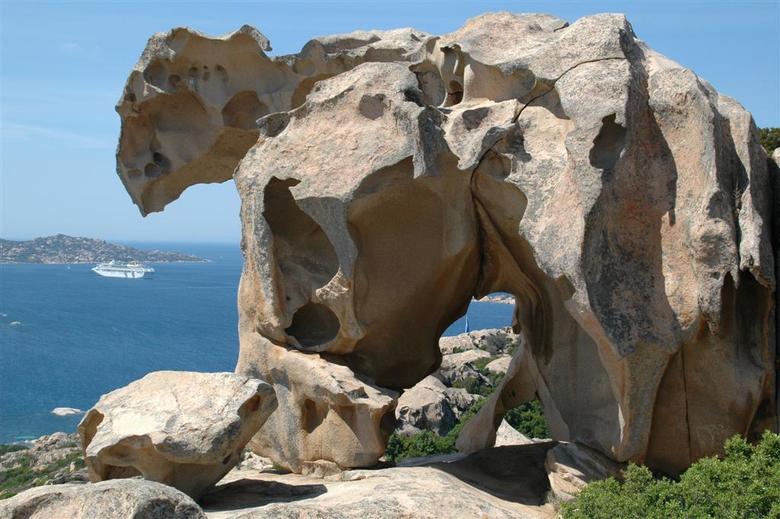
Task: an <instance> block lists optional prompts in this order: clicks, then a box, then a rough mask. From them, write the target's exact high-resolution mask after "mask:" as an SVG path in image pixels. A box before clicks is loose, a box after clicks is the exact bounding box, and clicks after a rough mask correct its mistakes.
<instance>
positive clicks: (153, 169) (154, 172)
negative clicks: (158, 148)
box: [144, 162, 162, 178]
mask: <svg viewBox="0 0 780 519" xmlns="http://www.w3.org/2000/svg"><path fill="white" fill-rule="evenodd" d="M144 175H145V176H146V178H157V177H159V176H160V175H162V170H161V169H160V166H158V165H157V164H154V163H152V162H150V163H149V164H147V165H146V167H145V168H144Z"/></svg>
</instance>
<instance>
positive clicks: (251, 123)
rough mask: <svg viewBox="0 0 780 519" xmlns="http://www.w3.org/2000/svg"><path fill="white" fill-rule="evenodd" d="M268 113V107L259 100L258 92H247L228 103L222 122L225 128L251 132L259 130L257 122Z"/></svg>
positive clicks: (241, 93) (224, 109) (234, 97)
mask: <svg viewBox="0 0 780 519" xmlns="http://www.w3.org/2000/svg"><path fill="white" fill-rule="evenodd" d="M268 112H269V110H268V107H267V106H266V105H265V103H263V102H262V101H260V100H259V99H258V98H257V93H256V92H254V91H252V90H245V91H243V92H239V93H238V94H236V95H234V96H233V97H232V98H230V101H228V102H227V104H226V105H225V107H224V108H223V109H222V121H223V122H224V123H225V126H230V127H232V128H241V129H242V130H251V129H254V128H257V120H258V119H260V118H261V117H263V116H264V115H268Z"/></svg>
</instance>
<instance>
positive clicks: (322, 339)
mask: <svg viewBox="0 0 780 519" xmlns="http://www.w3.org/2000/svg"><path fill="white" fill-rule="evenodd" d="M340 327H341V323H339V319H338V317H336V314H334V313H333V311H332V310H331V309H330V308H328V307H327V306H325V305H321V304H319V303H307V304H305V305H304V306H302V307H301V308H299V309H298V311H297V312H295V315H293V320H292V324H291V325H290V327H289V328H287V329H286V330H285V332H287V334H288V335H290V336H292V337H295V339H296V340H297V341H298V342H299V343H300V344H301V346H303V347H306V348H310V347H313V346H319V345H321V344H325V343H326V342H328V341H331V340H333V339H335V338H336V336H337V335H338V333H339V328H340Z"/></svg>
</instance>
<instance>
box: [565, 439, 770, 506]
mask: <svg viewBox="0 0 780 519" xmlns="http://www.w3.org/2000/svg"><path fill="white" fill-rule="evenodd" d="M561 514H562V516H563V517H564V519H580V518H582V519H584V518H588V519H598V518H613V517H620V518H637V519H638V518H651V519H652V518H659V519H660V518H676V517H684V518H691V519H698V518H712V517H718V518H721V517H723V518H746V519H747V518H764V517H766V518H775V519H778V518H780V435H777V434H774V433H771V432H769V431H766V432H765V433H764V435H763V436H762V438H761V441H760V442H759V443H758V444H757V445H756V446H752V445H750V444H749V443H747V442H746V441H745V440H743V439H742V438H740V437H738V436H735V437H733V438H730V439H729V440H728V441H727V442H726V445H725V456H724V457H723V459H718V458H703V459H701V460H699V461H697V462H696V463H694V464H693V465H691V467H690V468H689V469H688V470H687V471H685V473H683V475H682V476H681V477H680V480H679V481H672V480H669V479H666V478H661V479H654V478H653V475H652V474H651V473H650V471H649V470H648V469H647V468H646V467H640V466H637V465H629V467H628V468H627V469H626V470H625V472H624V481H623V482H622V483H621V482H619V481H617V480H616V479H614V478H609V479H607V480H605V481H598V482H594V483H591V484H589V485H588V486H587V487H585V489H583V491H582V493H581V494H580V495H579V497H578V498H577V499H575V500H574V501H572V502H570V503H565V504H563V505H562V508H561Z"/></svg>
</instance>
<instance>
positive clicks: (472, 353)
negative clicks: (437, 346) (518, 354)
mask: <svg viewBox="0 0 780 519" xmlns="http://www.w3.org/2000/svg"><path fill="white" fill-rule="evenodd" d="M489 358H490V354H489V353H488V352H486V351H483V350H466V351H463V352H460V353H450V354H449V355H443V356H442V360H441V367H440V368H439V370H438V371H437V372H436V373H435V376H436V377H437V378H439V379H440V380H441V381H442V382H443V383H444V384H445V385H446V386H462V385H463V384H464V383H465V382H467V381H468V380H469V379H473V380H475V381H479V382H480V383H482V384H489V383H490V381H489V380H488V379H487V378H486V377H485V375H483V374H482V373H480V371H479V370H478V369H477V368H476V367H475V366H474V362H475V361H477V360H480V359H489Z"/></svg>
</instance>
